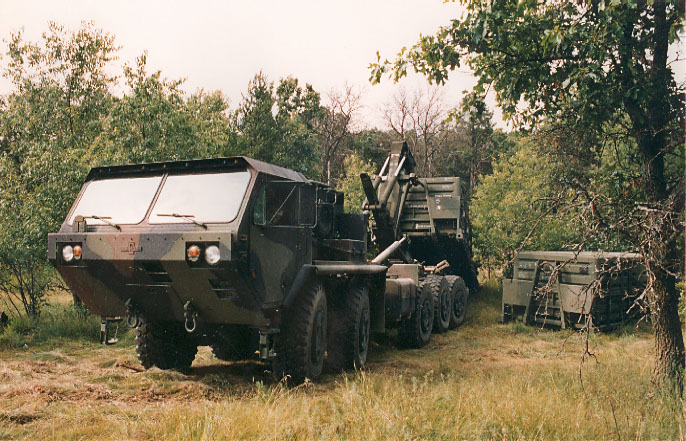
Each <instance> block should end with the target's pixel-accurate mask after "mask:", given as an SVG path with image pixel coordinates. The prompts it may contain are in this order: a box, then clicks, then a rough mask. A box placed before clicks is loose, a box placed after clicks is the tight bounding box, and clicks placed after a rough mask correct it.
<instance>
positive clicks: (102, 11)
mask: <svg viewBox="0 0 686 441" xmlns="http://www.w3.org/2000/svg"><path fill="white" fill-rule="evenodd" d="M191 4H192V6H190V5H191ZM460 11H461V10H460V6H459V5H456V4H455V3H453V2H449V3H443V1H442V0H366V1H365V0H347V1H335V2H332V1H322V0H290V1H283V0H262V1H250V0H242V1H236V0H225V1H202V0H197V1H195V2H188V1H177V0H174V1H170V0H167V1H141V0H138V1H131V0H119V1H104V0H97V1H96V0H72V1H66V0H63V1H58V0H43V1H38V0H0V38H1V39H3V40H7V39H8V38H9V36H10V33H11V32H12V31H15V30H18V29H20V28H22V27H23V28H24V32H25V37H26V38H27V39H29V40H38V39H40V36H41V34H42V33H43V32H45V31H46V30H47V23H48V21H50V20H53V21H56V22H58V23H60V24H63V25H65V27H67V28H69V29H72V30H75V29H77V28H78V27H79V25H80V22H81V21H83V20H86V21H90V20H92V21H94V22H95V25H96V27H98V28H101V29H104V30H105V31H107V32H109V33H111V34H113V35H114V36H115V37H116V42H117V43H118V44H119V45H120V46H122V49H121V51H120V52H119V56H120V62H121V63H124V62H129V63H132V64H133V63H134V61H135V58H136V57H137V56H138V55H140V54H141V53H142V52H143V51H145V50H147V51H148V66H149V67H148V70H149V72H152V71H154V70H157V69H161V70H162V72H163V75H164V76H166V77H167V78H170V79H178V78H186V79H187V80H186V83H185V85H184V89H185V90H186V91H188V92H193V91H195V90H196V89H198V88H203V89H205V90H216V89H219V90H221V91H222V92H223V93H224V94H225V95H226V96H227V97H229V99H230V102H231V107H233V108H235V107H236V106H237V104H238V102H239V101H240V98H241V93H243V92H245V91H246V90H247V86H248V82H249V81H250V79H251V78H252V77H253V76H254V75H255V73H257V72H258V71H259V70H262V71H263V72H264V73H266V74H267V76H268V77H269V78H270V79H271V80H273V81H277V80H279V79H280V78H282V77H286V76H288V75H291V76H294V77H296V78H298V79H299V80H300V81H302V82H306V83H310V84H312V85H313V86H314V88H315V90H317V91H318V92H320V93H321V94H322V97H323V98H324V99H325V96H326V93H327V92H328V91H330V90H331V89H332V88H339V89H340V88H342V87H343V86H344V84H345V83H346V82H347V83H349V84H351V85H353V86H355V87H358V88H361V89H362V90H363V104H364V109H363V110H362V112H361V114H360V120H361V123H362V124H364V125H367V126H376V127H383V121H382V119H381V117H380V111H379V108H380V107H381V106H382V105H383V104H384V103H386V102H388V101H389V100H390V98H391V97H392V95H393V94H394V93H395V92H396V90H397V88H398V87H405V88H406V89H408V90H415V89H416V88H419V87H426V84H427V83H426V80H424V79H423V78H422V77H419V76H412V77H411V78H408V79H407V80H404V81H403V82H402V83H401V85H400V86H399V85H395V84H393V83H392V81H390V80H387V81H385V82H383V83H382V84H381V85H377V86H371V85H370V83H369V81H368V78H369V69H368V66H369V63H370V62H373V61H376V51H377V50H378V51H380V52H381V54H382V56H384V57H389V58H390V57H392V56H393V55H394V54H396V53H397V52H398V50H399V49H400V48H401V47H403V46H410V45H412V44H413V43H414V42H416V41H417V39H418V37H419V34H421V33H423V34H430V33H434V32H435V31H436V29H437V28H438V27H439V26H440V25H445V24H448V23H449V21H450V19H451V18H455V17H457V16H459V15H460ZM5 48H6V45H5V44H4V43H3V45H2V51H1V52H3V53H4V52H5ZM0 62H1V61H0ZM682 64H683V63H682ZM680 71H681V74H680V75H679V76H680V77H683V66H681V67H680ZM474 83H475V80H474V78H473V77H472V75H471V74H470V73H469V71H468V70H466V69H462V70H459V71H457V72H454V73H453V74H452V75H451V78H450V80H449V82H448V84H447V86H446V87H445V97H446V101H447V103H448V104H450V105H451V106H457V105H458V103H459V100H460V97H461V96H462V91H463V90H469V89H471V87H472V86H473V85H474ZM11 87H12V86H11V84H10V83H9V82H7V81H6V80H5V79H4V78H0V94H7V93H8V92H10V91H11ZM491 95H492V93H491ZM488 101H489V102H490V104H491V106H492V107H493V103H494V101H493V96H490V97H488ZM499 115H500V113H499V112H497V111H496V120H497V121H496V122H497V125H498V126H501V127H502V126H504V124H503V123H502V121H501V120H500V116H499Z"/></svg>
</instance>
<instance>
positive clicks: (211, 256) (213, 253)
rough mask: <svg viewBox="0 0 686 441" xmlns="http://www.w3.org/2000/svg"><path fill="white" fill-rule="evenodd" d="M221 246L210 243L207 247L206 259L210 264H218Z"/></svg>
mask: <svg viewBox="0 0 686 441" xmlns="http://www.w3.org/2000/svg"><path fill="white" fill-rule="evenodd" d="M220 257H221V256H220V255H219V247H218V246H216V245H210V246H209V247H207V248H206V249H205V261H206V262H207V263H209V264H210V265H216V264H217V263H218V262H219V259H220Z"/></svg>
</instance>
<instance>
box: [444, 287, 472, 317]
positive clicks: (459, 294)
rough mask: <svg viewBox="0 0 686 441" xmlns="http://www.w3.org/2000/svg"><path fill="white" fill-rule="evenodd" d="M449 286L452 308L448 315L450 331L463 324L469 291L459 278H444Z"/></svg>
mask: <svg viewBox="0 0 686 441" xmlns="http://www.w3.org/2000/svg"><path fill="white" fill-rule="evenodd" d="M445 278H446V279H447V280H448V284H449V285H450V292H451V293H452V295H453V307H452V313H451V314H450V329H455V328H457V327H458V326H460V325H461V324H462V323H463V322H464V317H465V313H466V312H467V300H468V299H469V289H467V285H466V284H465V283H464V280H463V279H462V277H460V276H446V277H445Z"/></svg>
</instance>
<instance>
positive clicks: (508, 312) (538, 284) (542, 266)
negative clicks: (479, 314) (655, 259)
mask: <svg viewBox="0 0 686 441" xmlns="http://www.w3.org/2000/svg"><path fill="white" fill-rule="evenodd" d="M640 257H641V256H640V255H638V254H633V253H610V252H588V251H586V252H580V253H575V252H572V251H522V252H520V253H519V254H518V255H517V257H516V259H515V260H514V264H513V272H512V278H505V279H504V280H503V302H502V319H503V322H508V321H511V320H520V321H523V322H524V323H525V324H531V325H537V326H549V327H554V328H561V329H565V328H567V327H572V328H575V329H579V328H583V327H588V328H589V329H603V330H604V329H610V328H612V327H616V326H618V325H620V324H622V323H625V322H626V321H627V320H628V319H629V316H630V313H629V311H630V310H631V309H632V306H634V301H635V299H636V297H637V296H638V295H639V294H640V292H641V291H642V290H643V288H644V287H645V280H644V279H645V277H644V274H643V269H644V268H643V266H642V265H641V263H640ZM634 309H635V308H634Z"/></svg>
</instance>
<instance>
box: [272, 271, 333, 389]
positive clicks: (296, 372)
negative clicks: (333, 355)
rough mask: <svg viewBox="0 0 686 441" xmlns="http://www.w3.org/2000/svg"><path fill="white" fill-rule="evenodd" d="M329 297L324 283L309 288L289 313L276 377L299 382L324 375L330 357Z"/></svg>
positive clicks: (275, 364) (275, 367)
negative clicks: (327, 339) (328, 351)
mask: <svg viewBox="0 0 686 441" xmlns="http://www.w3.org/2000/svg"><path fill="white" fill-rule="evenodd" d="M326 321H327V311H326V294H325V293H324V286H323V285H322V284H321V283H310V284H308V285H306V286H305V288H304V289H303V291H302V293H301V294H300V297H299V298H298V299H297V300H296V301H295V303H294V305H293V306H292V307H290V308H289V309H288V311H287V315H286V317H284V323H283V325H282V327H281V333H280V335H279V336H278V339H277V341H276V358H275V359H274V362H273V371H274V374H275V375H277V376H278V377H286V376H290V377H291V379H292V380H293V381H295V382H297V383H300V382H302V381H303V380H305V378H309V379H310V380H316V379H318V378H319V376H320V375H321V374H322V369H323V367H324V357H325V354H326V330H327V329H326V327H327V323H326Z"/></svg>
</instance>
